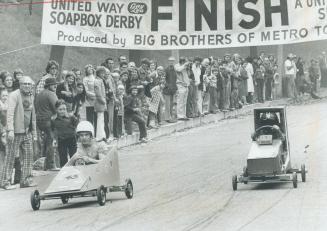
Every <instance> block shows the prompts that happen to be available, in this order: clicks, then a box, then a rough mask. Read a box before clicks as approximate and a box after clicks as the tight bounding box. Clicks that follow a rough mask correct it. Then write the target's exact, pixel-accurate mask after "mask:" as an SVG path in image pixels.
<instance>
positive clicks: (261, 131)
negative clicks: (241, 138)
mask: <svg viewBox="0 0 327 231" xmlns="http://www.w3.org/2000/svg"><path fill="white" fill-rule="evenodd" d="M279 126H280V123H279V119H278V116H277V115H276V113H275V112H266V113H263V114H262V115H261V116H260V120H259V128H258V129H257V132H256V134H255V136H254V140H255V139H256V138H257V137H259V136H260V135H268V134H270V135H272V136H273V138H274V139H277V138H280V139H281V140H282V141H284V140H285V136H284V134H283V132H282V131H281V129H280V127H279Z"/></svg>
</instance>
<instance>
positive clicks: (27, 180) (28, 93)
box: [0, 76, 55, 189]
mask: <svg viewBox="0 0 327 231" xmlns="http://www.w3.org/2000/svg"><path fill="white" fill-rule="evenodd" d="M19 85H20V88H19V89H17V90H15V91H13V92H12V93H11V94H10V95H9V98H8V110H7V139H8V143H7V147H6V149H7V150H8V151H7V154H6V157H5V162H4V168H3V169H2V170H0V171H1V172H0V186H1V187H2V188H4V189H11V188H12V186H11V185H10V179H11V176H12V171H13V166H14V161H15V156H16V153H19V155H20V160H21V164H22V169H21V170H22V173H21V178H20V187H21V188H24V187H32V186H36V184H35V183H33V179H32V165H33V140H34V141H35V140H36V139H37V137H36V123H35V107H34V104H33V102H34V97H33V94H32V80H31V78H30V77H28V76H24V77H22V78H21V79H20V84H19ZM54 95H55V93H54ZM50 146H51V145H50Z"/></svg>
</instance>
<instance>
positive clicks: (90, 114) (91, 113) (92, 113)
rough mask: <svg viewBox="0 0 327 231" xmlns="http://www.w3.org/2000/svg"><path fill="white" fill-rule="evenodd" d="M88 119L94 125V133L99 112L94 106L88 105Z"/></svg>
mask: <svg viewBox="0 0 327 231" xmlns="http://www.w3.org/2000/svg"><path fill="white" fill-rule="evenodd" d="M86 120H87V121H89V122H90V123H91V124H93V126H94V134H96V130H97V113H96V112H95V111H94V107H86Z"/></svg>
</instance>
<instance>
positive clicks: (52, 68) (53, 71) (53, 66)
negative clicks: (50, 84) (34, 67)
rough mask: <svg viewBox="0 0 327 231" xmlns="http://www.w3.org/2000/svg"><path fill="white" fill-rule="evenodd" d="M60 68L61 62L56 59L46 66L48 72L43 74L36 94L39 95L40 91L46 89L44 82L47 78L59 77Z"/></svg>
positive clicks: (37, 85)
mask: <svg viewBox="0 0 327 231" xmlns="http://www.w3.org/2000/svg"><path fill="white" fill-rule="evenodd" d="M58 70H59V64H58V63H57V62H56V61H54V60H50V61H49V62H48V64H47V67H46V68H45V71H46V74H45V75H44V76H42V77H41V79H40V80H39V82H38V83H37V84H36V90H35V94H36V95H38V94H39V93H41V91H43V90H44V84H45V80H46V79H47V78H50V77H51V78H57V74H58Z"/></svg>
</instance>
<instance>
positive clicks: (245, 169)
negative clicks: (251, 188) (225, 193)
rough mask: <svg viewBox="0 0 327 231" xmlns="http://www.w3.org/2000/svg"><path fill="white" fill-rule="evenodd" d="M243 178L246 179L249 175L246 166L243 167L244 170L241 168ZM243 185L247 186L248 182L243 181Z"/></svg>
mask: <svg viewBox="0 0 327 231" xmlns="http://www.w3.org/2000/svg"><path fill="white" fill-rule="evenodd" d="M243 176H244V177H248V176H249V174H248V168H247V167H246V166H244V168H243ZM243 183H244V184H248V181H247V180H244V181H243Z"/></svg>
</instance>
